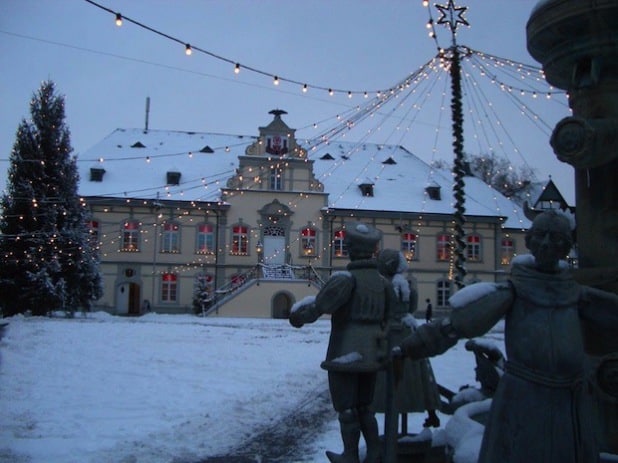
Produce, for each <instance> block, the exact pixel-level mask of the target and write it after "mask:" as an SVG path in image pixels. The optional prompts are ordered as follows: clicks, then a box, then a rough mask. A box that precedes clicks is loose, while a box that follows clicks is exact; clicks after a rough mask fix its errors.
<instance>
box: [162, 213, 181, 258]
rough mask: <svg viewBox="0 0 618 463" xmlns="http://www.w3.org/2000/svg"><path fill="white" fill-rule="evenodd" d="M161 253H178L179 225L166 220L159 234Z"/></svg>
mask: <svg viewBox="0 0 618 463" xmlns="http://www.w3.org/2000/svg"><path fill="white" fill-rule="evenodd" d="M161 252H171V253H177V252H180V225H179V224H178V223H177V222H173V221H171V220H166V221H165V222H164V223H163V231H162V233H161Z"/></svg>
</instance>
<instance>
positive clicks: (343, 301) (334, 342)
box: [290, 222, 393, 463]
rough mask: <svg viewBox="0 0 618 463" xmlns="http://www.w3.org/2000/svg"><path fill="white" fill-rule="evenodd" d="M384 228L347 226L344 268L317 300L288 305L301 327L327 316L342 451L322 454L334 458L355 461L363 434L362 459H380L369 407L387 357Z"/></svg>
mask: <svg viewBox="0 0 618 463" xmlns="http://www.w3.org/2000/svg"><path fill="white" fill-rule="evenodd" d="M381 236H382V233H381V232H380V231H379V230H377V229H375V228H374V227H371V226H369V225H366V224H364V223H360V222H354V223H348V224H346V226H345V235H344V243H345V244H346V246H347V249H348V253H349V256H350V263H349V264H348V266H347V270H346V271H343V272H335V273H333V274H332V275H331V277H330V278H329V279H328V280H327V281H326V283H325V284H324V286H323V287H322V289H321V290H320V291H319V292H318V294H317V295H316V297H315V299H314V300H313V299H311V298H309V299H308V298H305V299H303V300H302V301H300V302H299V303H297V304H295V305H294V306H293V307H292V310H291V313H290V324H291V325H292V326H294V327H297V328H300V327H301V326H303V324H305V323H312V322H314V321H316V320H317V319H318V318H319V317H320V316H322V315H324V314H330V315H331V332H330V340H329V343H328V351H327V353H326V360H324V362H322V368H324V369H325V370H327V371H328V385H329V390H330V396H331V400H332V402H333V408H334V409H335V411H336V412H337V413H338V419H339V425H340V430H341V438H342V441H343V453H341V454H336V453H333V452H330V451H327V452H326V456H327V457H328V459H329V460H330V461H331V462H335V463H359V461H360V459H359V449H358V444H359V441H360V435H361V433H362V435H363V437H364V439H365V443H366V445H367V454H366V457H365V460H364V461H365V463H378V462H379V461H380V459H381V453H382V452H381V441H380V436H379V433H378V423H377V421H376V418H375V413H374V411H373V410H372V409H371V403H372V402H373V396H374V389H375V383H376V375H377V372H378V370H380V369H383V368H384V366H385V364H386V362H387V361H388V349H387V344H386V335H385V331H384V329H385V326H386V320H387V319H388V310H389V307H390V306H391V305H392V301H391V300H390V299H391V297H392V294H393V290H392V287H391V284H390V283H389V282H388V280H387V279H386V278H384V277H383V276H382V275H380V273H379V272H378V268H377V262H376V259H375V253H376V251H377V246H378V243H379V241H380V239H381Z"/></svg>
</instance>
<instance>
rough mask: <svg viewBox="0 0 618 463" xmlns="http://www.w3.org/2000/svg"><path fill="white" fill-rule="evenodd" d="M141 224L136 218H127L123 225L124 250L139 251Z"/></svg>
mask: <svg viewBox="0 0 618 463" xmlns="http://www.w3.org/2000/svg"><path fill="white" fill-rule="evenodd" d="M139 233H140V226H139V222H138V221H136V220H127V221H126V222H125V223H124V225H123V227H122V251H126V252H131V251H139Z"/></svg>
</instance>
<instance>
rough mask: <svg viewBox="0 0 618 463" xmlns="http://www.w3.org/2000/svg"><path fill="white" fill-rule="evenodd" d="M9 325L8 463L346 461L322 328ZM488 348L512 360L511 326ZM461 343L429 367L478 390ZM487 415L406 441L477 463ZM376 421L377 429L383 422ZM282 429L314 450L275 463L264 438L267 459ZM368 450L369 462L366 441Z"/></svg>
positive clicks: (453, 386)
mask: <svg viewBox="0 0 618 463" xmlns="http://www.w3.org/2000/svg"><path fill="white" fill-rule="evenodd" d="M3 322H8V323H9V325H8V327H6V328H5V329H4V336H2V337H1V339H0V359H1V361H0V462H1V463H109V462H115V463H198V462H200V461H205V460H206V461H208V460H207V457H213V456H218V455H240V454H241V453H240V452H241V451H239V450H238V449H242V450H244V451H245V452H246V451H249V453H250V452H251V451H253V450H252V449H255V450H254V451H255V452H256V453H255V454H253V455H250V456H251V458H252V459H253V461H285V462H286V463H301V462H302V463H310V462H316V461H325V460H326V458H325V456H324V452H325V451H326V450H331V451H335V452H338V453H339V452H341V451H342V447H341V440H340V434H339V426H338V422H337V416H336V413H335V412H334V411H333V410H332V406H331V404H330V400H329V396H328V392H327V390H328V384H327V375H326V372H325V371H324V370H322V369H321V368H320V366H319V365H320V362H321V361H322V360H323V359H324V356H325V353H326V346H327V344H328V335H329V331H330V322H329V321H328V320H325V319H321V320H318V321H317V322H316V323H314V324H310V325H305V326H303V327H302V328H301V329H296V328H293V327H291V326H290V325H289V323H288V322H287V320H273V319H239V318H213V317H207V318H201V317H195V316H191V315H162V314H154V313H151V314H147V315H145V316H142V317H139V318H127V317H117V316H112V315H109V314H106V313H104V312H95V313H90V314H88V315H87V317H84V316H82V315H80V314H78V315H77V316H76V318H74V319H66V318H64V317H58V318H51V319H50V318H46V317H29V318H28V317H23V316H21V315H20V316H14V317H11V318H8V319H4V320H3ZM479 339H481V338H479ZM482 339H483V341H482V342H485V343H488V344H492V345H494V346H496V347H498V348H499V349H500V350H501V351H503V352H504V325H503V323H499V324H498V325H496V327H495V328H494V329H492V330H491V331H490V332H488V333H487V334H486V335H485V336H484V337H483V338H482ZM464 344H465V340H462V341H461V342H459V343H458V344H457V345H456V346H454V347H453V348H451V349H450V350H449V351H447V352H446V353H445V354H443V355H441V356H439V357H435V358H433V359H432V360H431V363H432V366H433V370H434V375H435V377H436V381H437V382H438V383H439V384H441V385H443V386H445V387H447V388H448V389H450V390H452V391H457V390H459V388H460V387H461V386H465V385H469V386H471V387H473V388H474V387H478V383H476V382H475V374H474V366H475V362H474V356H473V354H472V353H471V352H469V351H467V350H466V349H465V347H464ZM223 346H225V348H223ZM468 391H470V390H468ZM488 406H489V404H488V403H486V401H484V402H474V403H472V404H470V405H466V406H464V407H462V408H461V409H459V410H458V412H456V414H455V415H453V416H452V415H446V414H443V413H439V416H440V419H441V425H440V427H439V428H432V429H431V430H427V431H424V432H422V423H423V421H424V419H425V418H426V414H425V413H412V414H410V415H409V417H408V425H409V433H410V434H418V435H417V437H416V438H421V439H425V440H431V442H432V444H433V445H434V446H438V445H444V443H445V442H449V443H451V444H452V445H453V447H455V449H456V456H455V460H454V462H455V463H475V462H476V457H477V455H478V450H479V446H480V440H481V436H482V426H480V425H479V424H478V423H476V422H472V421H471V420H470V418H469V417H468V415H467V413H468V412H469V411H473V410H474V409H475V408H476V409H479V408H480V409H484V410H486V409H487V407H488ZM377 419H378V424H379V427H380V430H381V432H383V429H384V426H383V425H384V415H382V414H377ZM289 420H292V421H291V423H295V424H290V421H289ZM291 426H292V427H294V426H295V427H297V428H299V429H290V427H291ZM264 429H266V433H265V435H264V436H266V437H262V438H261V439H260V438H258V439H257V440H258V444H257V446H255V445H254V444H255V440H254V438H255V436H256V434H259V433H260V432H261V431H263V430H264ZM276 429H284V430H285V434H286V435H287V437H288V438H289V436H290V435H293V436H300V438H301V440H304V441H305V442H306V445H304V446H303V445H301V444H298V443H297V444H295V445H292V450H291V452H292V454H291V455H288V456H287V457H285V458H283V459H268V456H269V455H268V454H264V453H260V450H264V449H263V448H261V447H260V444H259V441H262V442H266V451H267V452H268V451H272V448H270V449H269V448H268V436H270V435H271V431H273V430H276ZM421 432H422V434H419V433H421ZM409 438H410V437H408V438H407V439H409ZM285 441H286V440H285V439H282V438H281V436H279V440H278V441H277V442H278V443H279V444H281V442H285ZM249 443H252V444H251V445H249ZM271 447H272V446H271ZM360 448H361V456H362V455H363V454H364V453H363V452H364V451H365V448H364V443H363V441H362V439H361V445H360ZM245 455H246V454H245ZM261 457H265V458H266V459H264V460H262V459H261ZM218 461H222V460H218ZM223 461H228V463H229V462H230V461H233V460H231V459H230V458H228V459H227V460H223ZM245 461H247V460H245Z"/></svg>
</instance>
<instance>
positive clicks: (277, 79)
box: [84, 0, 392, 98]
mask: <svg viewBox="0 0 618 463" xmlns="http://www.w3.org/2000/svg"><path fill="white" fill-rule="evenodd" d="M84 1H85V2H87V3H89V4H91V5H93V6H95V7H97V8H100V9H101V10H103V11H105V12H107V13H109V14H111V15H112V16H113V17H114V21H115V24H116V26H118V27H121V26H123V25H124V22H125V21H126V22H129V23H131V24H133V25H135V26H138V27H140V28H142V29H144V30H147V31H149V32H151V33H153V34H156V35H159V36H161V37H163V38H165V39H168V40H171V41H173V42H175V43H178V44H180V45H181V46H182V47H184V52H185V54H186V55H188V56H190V55H192V54H193V53H194V52H198V53H202V54H204V55H207V56H209V57H211V58H214V59H216V60H219V61H223V62H225V63H227V64H230V65H231V66H233V68H232V69H233V72H234V73H235V74H239V73H240V72H241V70H243V71H245V70H246V71H249V72H252V73H255V74H259V75H262V76H266V77H269V78H271V79H272V83H273V85H279V84H280V83H281V82H286V83H290V84H294V85H297V86H298V87H299V88H300V90H301V92H302V93H307V92H308V91H309V89H315V90H321V91H326V92H327V93H328V95H330V96H333V95H335V94H343V95H347V96H348V97H352V96H353V95H362V96H363V97H365V98H367V97H368V95H369V94H381V93H385V92H388V91H390V90H392V87H389V88H387V89H375V90H350V89H342V88H336V87H334V86H332V87H328V86H320V85H314V84H310V83H309V82H303V81H300V80H296V79H291V78H288V77H284V76H281V75H280V74H278V73H273V72H267V71H264V70H262V69H258V68H256V67H253V66H250V65H247V64H243V63H240V62H239V61H237V60H233V59H230V58H227V57H225V56H222V55H219V54H217V53H214V52H212V51H209V50H206V49H204V48H202V47H199V46H196V45H195V44H190V43H188V41H186V40H182V39H179V38H178V37H174V36H172V35H170V34H168V33H166V32H163V31H161V30H159V29H156V28H154V27H151V26H148V25H147V24H144V23H142V22H140V21H138V20H135V19H132V18H129V17H127V16H124V15H122V14H121V13H120V12H117V11H113V10H111V9H110V8H107V7H105V6H103V5H101V4H100V3H97V2H95V1H93V0H84Z"/></svg>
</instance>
